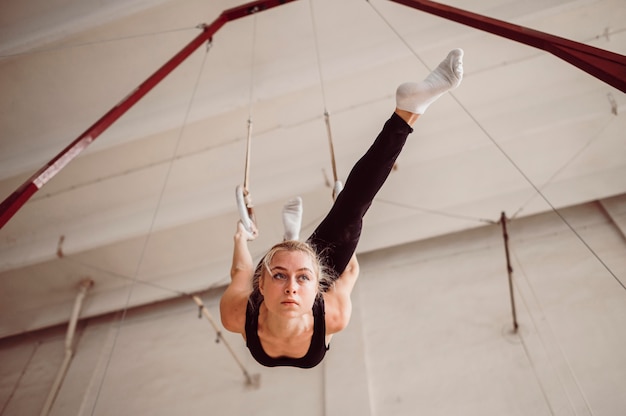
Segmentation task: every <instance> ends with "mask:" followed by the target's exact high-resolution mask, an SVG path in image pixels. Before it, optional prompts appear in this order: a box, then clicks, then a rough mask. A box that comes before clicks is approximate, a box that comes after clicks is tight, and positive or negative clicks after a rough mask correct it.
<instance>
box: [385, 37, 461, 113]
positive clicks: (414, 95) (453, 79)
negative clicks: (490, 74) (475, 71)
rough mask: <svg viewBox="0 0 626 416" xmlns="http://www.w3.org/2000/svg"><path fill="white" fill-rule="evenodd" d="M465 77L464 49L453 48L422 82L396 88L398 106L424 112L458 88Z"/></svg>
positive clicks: (415, 111)
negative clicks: (444, 95)
mask: <svg viewBox="0 0 626 416" xmlns="http://www.w3.org/2000/svg"><path fill="white" fill-rule="evenodd" d="M462 79H463V50H462V49H453V50H452V51H450V53H448V56H447V57H446V59H444V60H443V61H442V62H441V63H440V64H439V66H437V68H435V70H434V71H433V72H431V73H430V75H428V76H427V77H426V79H425V80H424V81H422V82H406V83H404V84H402V85H400V86H399V87H398V89H397V90H396V107H398V108H399V109H400V110H406V111H409V112H411V113H415V114H424V112H425V111H426V109H427V108H428V106H429V105H430V104H432V103H433V102H434V101H435V100H436V99H437V98H439V97H441V96H442V95H443V94H445V93H446V92H448V91H450V90H452V89H454V88H456V87H458V86H459V84H460V83H461V80H462Z"/></svg>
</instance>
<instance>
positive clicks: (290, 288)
mask: <svg viewBox="0 0 626 416" xmlns="http://www.w3.org/2000/svg"><path fill="white" fill-rule="evenodd" d="M296 288H297V283H296V280H295V279H289V280H288V281H287V284H286V286H285V293H292V294H293V293H296Z"/></svg>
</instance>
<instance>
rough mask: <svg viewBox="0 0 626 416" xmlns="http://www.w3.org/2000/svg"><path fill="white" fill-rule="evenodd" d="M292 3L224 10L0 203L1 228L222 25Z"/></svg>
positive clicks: (263, 1) (271, 1) (262, 1)
mask: <svg viewBox="0 0 626 416" xmlns="http://www.w3.org/2000/svg"><path fill="white" fill-rule="evenodd" d="M292 1H295V0H258V1H253V2H250V3H247V4H244V5H241V6H238V7H234V8H232V9H228V10H224V11H223V12H222V14H220V16H219V17H218V18H217V19H215V20H214V21H213V23H211V24H210V25H205V26H204V28H203V30H202V33H201V34H199V35H198V36H197V37H196V38H195V39H193V40H192V41H191V42H189V43H188V44H187V46H185V47H184V48H183V49H182V50H181V51H180V52H178V53H177V54H176V55H174V57H173V58H172V59H170V60H169V61H167V62H166V63H165V64H164V65H163V66H161V67H160V68H159V69H158V70H157V71H156V72H155V73H154V74H152V75H151V76H150V77H149V78H148V79H146V80H145V81H144V82H143V83H142V84H141V85H139V86H138V87H137V88H136V89H135V90H133V91H132V92H131V93H130V94H129V95H128V96H126V98H124V99H123V100H122V101H120V102H119V103H118V104H117V105H116V106H115V107H113V108H112V109H111V110H109V112H108V113H106V114H105V115H104V116H102V118H100V119H99V120H98V121H96V122H95V123H94V124H93V125H92V126H91V127H89V128H88V129H87V130H86V131H85V132H84V133H83V134H81V135H80V136H79V137H78V138H77V139H76V140H74V141H73V142H72V143H70V145H69V146H67V147H66V148H65V149H63V150H62V151H61V152H60V153H59V154H58V155H56V156H55V157H54V158H53V159H52V160H50V161H49V162H48V163H47V164H46V165H44V166H43V167H42V168H41V169H39V170H38V171H37V172H35V173H34V174H33V175H32V176H31V177H30V178H29V179H28V180H27V181H26V182H24V183H23V184H22V185H21V186H20V187H19V188H17V189H16V190H15V191H14V192H13V193H12V194H11V195H9V196H8V197H7V198H6V199H5V200H4V201H3V202H2V204H0V228H2V227H4V225H5V224H6V223H7V222H8V221H9V220H10V219H11V218H12V217H13V215H15V213H16V212H17V211H18V210H19V209H20V208H21V207H22V206H23V205H24V204H25V203H26V202H27V201H28V200H29V199H30V197H31V196H32V195H33V194H34V193H35V192H37V191H38V190H39V189H40V188H41V187H42V186H44V185H45V184H46V182H48V181H49V180H50V179H52V178H53V177H54V176H55V175H56V174H57V173H59V172H60V171H61V169H63V167H65V165H67V164H68V163H69V162H70V161H71V160H72V159H74V158H75V157H76V156H78V155H79V154H80V153H81V152H82V151H83V150H85V148H87V146H89V145H90V144H91V142H93V141H94V140H96V138H97V137H98V136H100V134H102V133H103V132H104V131H105V130H106V129H107V128H109V127H110V126H111V124H113V123H114V122H115V121H117V120H118V119H119V118H120V117H121V116H122V115H123V114H124V113H126V112H127V111H128V110H129V109H130V108H131V107H132V106H133V105H135V104H136V103H137V101H139V100H140V99H141V98H143V97H144V96H145V95H146V94H147V93H148V92H150V90H152V89H153V88H154V87H155V86H156V85H157V84H158V83H160V82H161V81H162V80H163V79H164V78H165V77H166V76H167V75H169V74H170V73H171V72H172V71H173V70H174V69H176V68H177V67H178V66H179V65H180V64H181V63H182V62H183V61H184V60H185V59H187V58H188V57H189V56H190V55H191V54H192V53H193V52H194V51H195V50H196V49H198V48H199V47H200V46H201V45H202V44H204V42H206V41H208V40H209V39H211V37H212V36H213V35H214V34H215V33H216V32H217V31H218V30H219V29H220V28H221V27H222V26H224V24H226V23H228V22H230V21H232V20H236V19H239V18H242V17H246V16H249V15H251V14H254V13H257V12H261V11H263V10H267V9H271V8H273V7H276V6H280V5H282V4H285V3H289V2H292Z"/></svg>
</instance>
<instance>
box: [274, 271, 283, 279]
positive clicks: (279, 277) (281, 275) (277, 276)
mask: <svg viewBox="0 0 626 416" xmlns="http://www.w3.org/2000/svg"><path fill="white" fill-rule="evenodd" d="M273 277H274V279H278V280H285V275H284V274H282V273H276V274H275V275H274V276H273Z"/></svg>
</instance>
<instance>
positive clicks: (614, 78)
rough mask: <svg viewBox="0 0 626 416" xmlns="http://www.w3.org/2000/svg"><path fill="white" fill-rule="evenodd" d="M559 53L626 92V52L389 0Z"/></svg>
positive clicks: (421, 1)
mask: <svg viewBox="0 0 626 416" xmlns="http://www.w3.org/2000/svg"><path fill="white" fill-rule="evenodd" d="M390 1H393V2H395V3H400V4H403V5H405V6H408V7H412V8H414V9H418V10H421V11H423V12H426V13H430V14H434V15H436V16H439V17H443V18H444V19H447V20H452V21H455V22H457V23H461V24H464V25H467V26H471V27H473V28H476V29H480V30H483V31H485V32H489V33H492V34H494V35H498V36H502V37H505V38H507V39H510V40H514V41H516V42H520V43H524V44H526V45H529V46H533V47H535V48H539V49H542V50H544V51H546V52H550V53H551V54H553V55H555V56H558V57H559V58H561V59H563V60H565V61H567V62H569V63H570V64H572V65H574V66H576V67H578V68H580V69H582V70H583V71H585V72H587V73H588V74H591V75H593V76H594V77H596V78H598V79H600V80H602V81H604V82H606V83H607V84H609V85H612V86H613V87H615V88H617V89H619V90H620V91H622V92H626V56H624V55H620V54H617V53H613V52H609V51H606V50H604V49H599V48H594V47H593V46H589V45H585V44H583V43H578V42H574V41H571V40H569V39H565V38H561V37H558V36H553V35H550V34H547V33H544V32H540V31H538V30H533V29H529V28H527V27H524V26H518V25H514V24H511V23H507V22H504V21H502V20H497V19H492V18H490V17H486V16H482V15H479V14H476V13H471V12H468V11H465V10H461V9H457V8H455V7H452V6H446V5H444V4H440V3H436V2H434V1H428V0H390Z"/></svg>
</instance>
